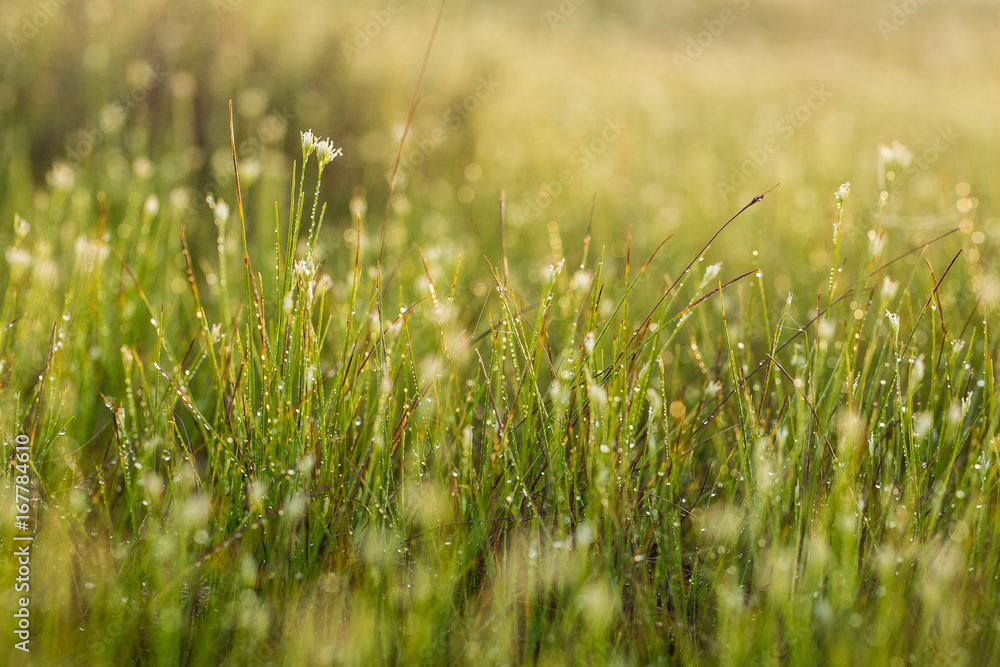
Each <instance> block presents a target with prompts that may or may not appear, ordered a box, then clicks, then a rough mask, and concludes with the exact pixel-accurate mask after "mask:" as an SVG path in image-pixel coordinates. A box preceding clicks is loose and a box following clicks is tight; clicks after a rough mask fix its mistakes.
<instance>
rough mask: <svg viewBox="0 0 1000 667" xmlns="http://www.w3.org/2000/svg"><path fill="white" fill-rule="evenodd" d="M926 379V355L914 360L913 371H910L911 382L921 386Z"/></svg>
mask: <svg viewBox="0 0 1000 667" xmlns="http://www.w3.org/2000/svg"><path fill="white" fill-rule="evenodd" d="M923 379H924V355H922V354H921V355H920V356H919V357H917V358H916V359H914V360H913V370H911V371H910V382H912V383H914V384H919V383H920V381H921V380H923Z"/></svg>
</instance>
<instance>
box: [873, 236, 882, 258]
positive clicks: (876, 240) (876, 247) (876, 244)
mask: <svg viewBox="0 0 1000 667" xmlns="http://www.w3.org/2000/svg"><path fill="white" fill-rule="evenodd" d="M884 246H885V239H884V238H883V236H882V235H881V234H876V235H875V236H873V237H872V238H871V252H872V257H878V255H879V253H881V252H882V248H883V247H884Z"/></svg>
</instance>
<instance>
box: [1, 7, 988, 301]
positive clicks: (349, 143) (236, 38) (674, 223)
mask: <svg viewBox="0 0 1000 667" xmlns="http://www.w3.org/2000/svg"><path fill="white" fill-rule="evenodd" d="M438 8H439V5H438V4H437V3H428V2H417V1H415V0H412V1H409V2H407V1H404V0H397V1H396V2H387V1H378V2H370V1H366V2H352V3H345V2H326V3H320V2H303V1H292V2H287V3H280V4H279V3H265V2H260V1H258V0H215V1H214V2H193V1H190V0H181V1H173V2H161V1H156V0H141V1H133V2H113V1H111V0H7V1H6V2H4V3H3V4H2V6H0V31H2V35H3V36H4V37H5V39H4V40H3V44H2V45H0V46H2V54H3V55H2V66H0V73H2V79H0V151H2V161H0V217H2V219H3V220H6V221H10V220H12V219H13V215H14V213H15V212H17V213H19V214H20V215H21V216H23V217H24V218H25V219H27V220H28V221H29V222H31V223H32V224H34V225H36V227H37V226H38V225H42V224H44V221H45V220H46V218H48V219H51V220H58V221H59V227H60V229H61V231H60V232H59V233H57V232H56V231H55V230H51V233H50V236H51V237H52V242H53V243H56V244H58V243H72V242H74V240H75V236H76V235H77V234H84V235H87V234H90V235H92V234H93V233H95V230H89V231H88V230H86V229H78V230H77V229H74V230H73V231H72V233H71V232H68V231H67V230H66V225H67V224H68V225H73V224H74V223H73V220H74V219H77V220H85V219H93V218H94V212H95V211H97V210H98V209H99V208H100V206H101V200H102V199H103V201H104V202H105V203H106V205H107V207H108V220H107V231H106V233H108V234H110V238H112V239H117V240H120V241H121V243H122V244H125V245H127V242H128V237H129V235H130V233H134V228H135V227H136V226H137V224H138V222H137V220H138V218H137V216H138V213H137V211H138V210H139V204H140V203H141V202H143V201H144V200H145V199H146V197H147V196H148V195H155V196H156V197H157V199H158V202H159V203H160V205H161V206H163V207H166V208H167V209H168V211H169V216H168V220H169V222H168V228H167V229H166V230H164V233H163V237H162V238H163V239H165V242H166V243H167V244H168V245H169V246H170V247H171V248H174V246H176V248H174V249H175V250H176V251H177V252H178V253H179V242H178V241H177V239H178V237H179V228H180V226H181V225H186V227H187V233H188V236H189V238H191V239H192V243H193V244H194V245H195V246H198V245H199V244H214V235H215V230H214V227H213V225H212V224H211V220H212V214H211V211H210V210H209V209H208V208H207V207H206V205H205V203H204V199H205V196H206V195H208V194H211V195H214V196H216V197H219V196H221V197H223V198H224V199H226V200H228V201H229V202H230V203H232V202H233V201H234V199H235V193H234V187H233V181H232V177H231V173H232V164H231V157H230V144H229V132H228V112H227V104H228V100H230V99H232V100H233V101H234V106H235V114H236V119H235V125H236V133H237V144H238V145H239V150H238V153H239V157H240V161H241V164H242V169H243V174H244V176H243V178H244V186H245V187H246V190H247V194H246V197H247V204H248V225H249V227H250V233H251V235H252V236H253V237H254V238H253V239H251V240H252V241H254V240H255V239H256V242H254V243H253V246H254V247H252V249H251V250H252V252H260V253H265V255H264V256H268V255H267V254H266V253H269V252H270V251H269V250H268V249H269V248H272V247H273V246H272V243H273V241H272V239H273V231H274V226H275V223H274V202H275V201H278V202H279V210H281V211H282V219H283V220H284V217H285V215H286V214H285V213H284V212H285V211H287V198H288V194H287V193H288V190H289V183H290V175H291V163H292V161H293V160H295V159H298V156H299V148H298V142H299V131H301V130H305V129H309V128H311V129H312V130H313V131H315V132H316V133H317V134H318V135H320V136H329V137H331V138H332V139H333V140H334V142H335V143H336V144H337V145H338V146H341V147H343V149H344V157H343V158H341V159H338V160H337V161H335V162H334V164H333V165H332V167H331V168H330V170H331V171H330V172H328V174H327V178H326V179H325V184H324V193H323V196H324V199H325V200H326V201H328V202H329V206H330V208H329V213H328V218H327V223H326V227H325V235H324V238H323V244H324V248H325V250H327V251H328V252H330V253H331V256H335V253H336V251H337V249H338V248H343V247H344V245H345V243H348V244H349V243H352V242H353V239H354V236H353V234H354V232H353V231H352V227H353V221H352V210H354V211H357V212H359V213H362V214H363V219H364V232H365V233H364V236H365V240H364V242H365V243H366V244H367V245H368V246H369V247H370V246H371V245H373V244H374V245H376V246H377V242H378V235H379V231H380V229H381V226H382V217H383V211H384V209H385V203H386V197H387V193H388V182H387V180H388V179H387V173H388V172H390V171H391V168H392V165H393V163H394V160H395V157H396V153H397V150H398V147H399V140H400V137H401V135H402V132H403V128H404V126H405V123H406V118H407V111H408V107H409V102H410V99H411V96H412V94H413V91H414V88H415V86H416V85H417V81H418V74H419V69H420V64H421V61H422V58H423V55H424V52H425V49H426V46H427V42H428V39H429V37H430V34H431V31H432V28H433V25H434V21H435V18H436V15H437V12H438ZM998 36H1000V8H998V5H997V4H996V3H995V2H986V1H978V2H977V1H956V2H947V3H942V2H924V3H921V2H918V1H917V0H910V1H909V2H895V3H890V2H874V3H873V2H853V1H852V2H841V3H825V2H802V1H797V2H791V1H782V0H779V1H775V2H767V3H764V2H754V1H753V0H749V1H748V0H739V1H732V2H671V3H649V2H640V1H638V0H631V1H626V2H614V3H612V2H603V1H599V0H563V1H562V2H557V1H556V0H550V1H549V2H527V1H512V2H504V3H486V2H459V1H453V2H450V3H448V5H447V7H446V9H445V12H444V17H443V20H442V23H441V27H440V32H439V34H438V36H437V41H436V43H435V44H434V48H433V52H432V54H431V57H430V61H429V64H428V68H427V72H426V76H425V78H424V80H423V83H422V85H421V88H420V103H419V105H418V106H417V109H416V113H415V115H414V118H413V127H412V131H411V132H410V135H409V136H408V138H407V141H406V145H405V147H404V150H403V164H402V175H403V176H404V178H401V179H400V182H399V183H398V185H397V188H396V193H395V196H394V197H393V200H392V206H391V215H390V219H389V226H388V236H387V246H386V253H385V254H386V261H387V262H389V263H392V264H394V263H395V262H401V264H400V266H399V267H398V268H399V270H400V271H401V273H400V274H399V275H400V276H401V277H404V278H406V277H413V278H415V279H419V278H420V276H421V275H422V273H423V269H422V266H421V265H420V262H419V259H418V258H417V256H416V254H415V252H414V248H415V246H416V245H420V246H421V247H423V248H424V249H425V250H427V251H428V256H429V259H430V260H431V262H432V268H434V269H435V270H440V271H442V272H445V273H447V275H449V276H450V275H451V272H452V271H453V270H454V263H455V261H456V259H457V256H458V254H459V253H460V252H461V253H462V254H463V267H464V268H463V272H462V274H463V280H462V281H460V293H466V294H467V293H468V290H471V289H472V288H473V286H474V285H475V284H476V283H478V282H481V281H483V280H488V277H489V274H488V269H487V267H486V266H485V264H484V263H483V261H482V258H483V257H484V256H486V257H489V258H490V260H491V261H492V262H493V263H494V265H495V264H496V260H497V258H498V257H499V206H498V201H499V196H500V192H501V190H502V189H503V188H506V192H507V209H508V210H507V217H508V223H509V224H508V250H509V255H510V260H511V267H512V270H513V273H514V274H515V277H516V279H518V280H521V281H531V280H536V279H538V277H539V276H540V274H541V271H542V269H543V267H544V266H545V265H546V264H547V263H549V262H552V261H553V260H558V259H560V258H561V256H562V255H563V254H565V256H566V257H567V259H568V260H569V261H570V262H571V265H572V263H574V262H577V261H579V257H580V250H581V247H582V239H583V236H584V234H585V230H586V225H587V219H588V212H589V209H590V205H591V201H592V199H593V198H594V197H595V196H596V208H595V214H594V244H595V247H596V248H598V249H599V248H601V247H606V248H607V251H608V257H609V258H610V259H621V258H623V257H624V255H625V252H626V239H627V230H628V229H629V228H631V229H632V234H633V247H634V253H633V256H634V257H636V258H639V259H640V261H642V260H644V259H645V258H646V257H647V256H648V253H649V252H650V251H651V250H652V248H654V247H655V246H656V245H657V244H658V243H659V242H660V241H662V240H663V239H664V238H665V237H667V236H668V235H671V234H673V235H675V237H674V240H672V241H671V243H669V244H668V245H667V247H666V250H665V252H664V254H662V255H661V257H660V259H659V260H658V261H660V262H661V263H660V264H657V265H656V266H655V268H656V269H657V271H662V272H664V273H669V272H670V271H677V270H679V269H680V267H682V266H683V265H684V264H685V263H686V261H687V260H688V259H689V258H690V257H691V253H692V252H693V250H694V249H696V248H697V247H700V244H701V243H703V242H704V241H705V240H706V239H707V237H708V236H709V235H710V233H711V232H712V231H713V230H714V229H715V228H717V227H718V226H719V225H720V224H721V223H722V222H724V221H725V220H726V219H727V218H728V217H729V216H730V215H732V214H733V213H735V212H736V211H737V210H739V208H740V207H742V206H743V205H744V204H745V203H746V202H747V201H749V199H750V198H751V197H752V196H753V195H755V194H757V193H759V192H761V191H764V190H766V189H768V188H770V187H772V186H773V185H775V184H776V183H778V182H781V184H782V185H781V187H780V188H778V189H777V190H776V191H775V193H774V194H773V195H772V197H770V198H769V199H768V201H767V205H766V207H759V208H756V209H754V210H753V212H752V215H749V216H748V218H747V219H745V220H741V222H740V224H739V225H738V226H737V227H735V228H733V229H732V230H731V231H729V232H727V233H726V235H725V236H724V237H723V238H722V239H721V240H720V242H719V243H718V244H717V246H716V248H714V249H713V251H712V253H710V259H712V260H713V261H724V262H725V263H726V264H725V266H726V269H732V271H731V272H727V273H724V277H725V276H726V275H730V274H732V275H734V274H735V271H736V270H737V269H739V268H746V267H748V266H751V265H752V264H753V262H755V261H756V262H759V264H760V266H761V267H762V268H763V269H764V270H765V273H766V276H767V278H766V279H765V282H766V284H767V286H768V287H769V288H772V289H773V290H774V291H775V293H776V294H778V295H780V296H782V297H783V296H784V294H785V292H787V291H789V290H792V291H795V292H799V291H803V292H804V293H805V294H806V295H808V294H810V293H813V292H814V290H815V288H816V284H817V280H818V279H820V278H821V277H822V276H824V275H825V272H826V270H827V267H828V266H829V263H830V261H831V260H832V244H831V242H830V238H831V224H832V221H833V218H834V216H835V202H834V198H833V193H834V192H835V191H836V190H837V188H838V187H839V186H840V184H841V183H843V182H845V181H850V182H851V183H852V187H853V189H852V193H851V199H850V201H849V204H848V209H847V216H846V220H847V229H848V235H847V238H846V242H847V243H848V244H849V245H850V244H851V243H867V242H868V239H867V237H866V234H867V232H868V230H869V229H871V228H872V227H873V226H875V223H874V222H873V217H872V215H871V213H872V212H874V211H877V210H878V202H879V193H880V192H881V191H883V190H885V191H886V192H887V193H888V194H889V195H890V196H889V197H888V200H887V201H886V210H885V212H884V215H883V216H882V218H881V221H880V224H881V226H882V227H884V228H885V229H886V230H887V241H888V242H889V243H890V244H898V246H899V249H900V250H902V249H905V248H908V247H911V246H913V245H915V244H918V243H923V242H925V241H927V240H929V239H931V238H933V237H934V236H937V235H938V234H940V233H941V232H942V231H945V230H947V229H949V228H951V227H954V226H958V225H961V226H962V228H963V231H964V232H965V234H962V235H955V236H954V237H952V238H951V239H949V240H948V242H947V243H950V244H951V245H952V246H954V247H957V246H960V245H965V246H970V247H972V248H974V249H975V252H974V253H966V254H965V257H966V260H965V261H966V262H968V263H969V265H977V264H987V265H988V262H989V261H992V258H993V253H994V252H995V250H994V248H995V242H996V240H997V238H998V235H1000V220H998V219H997V218H996V217H992V216H995V215H996V211H995V207H993V204H992V202H993V201H994V199H995V196H996V194H997V188H998V187H1000V183H998V181H997V179H996V178H995V177H993V176H992V175H993V174H995V173H996V171H995V167H994V165H993V162H994V160H995V156H996V155H997V153H998V150H997V149H998V147H1000V137H998V133H997V126H998V122H997V113H996V109H997V108H998V105H1000V79H998V78H997V76H996V72H997V71H1000V67H998V65H1000V39H997V37H998ZM896 140H898V141H900V142H901V143H902V144H904V145H906V146H907V147H909V149H910V150H911V151H912V153H913V156H914V159H913V161H912V163H911V164H910V165H909V167H908V168H907V169H905V170H903V171H902V173H900V174H894V176H895V178H894V179H893V181H891V182H887V181H886V179H885V177H884V172H885V168H884V167H885V165H884V164H883V165H881V166H880V163H879V150H878V147H879V145H880V144H885V145H891V142H893V141H896ZM935 141H937V142H938V144H937V148H935ZM59 163H68V164H69V165H70V166H71V167H72V168H73V169H72V172H70V171H66V170H65V169H62V170H60V169H57V170H55V171H53V166H54V165H57V164H59ZM897 171H900V170H897ZM46 180H48V183H47V182H46ZM60 184H61V185H60ZM59 187H63V188H64V190H65V194H66V200H65V202H66V203H65V205H66V206H68V208H67V209H66V213H67V217H66V218H65V219H64V218H63V217H62V216H61V215H60V216H53V215H52V214H51V211H50V209H51V208H52V207H53V206H55V205H56V204H55V203H54V202H53V201H52V200H53V198H56V195H53V194H52V193H53V191H54V190H55V191H56V192H58V191H59ZM99 193H100V194H99ZM901 193H905V197H904V196H897V195H898V194H901ZM60 205H62V204H60ZM74 211H75V212H76V213H75V214H74ZM283 224H284V223H283ZM557 232H558V233H557ZM977 232H978V233H977ZM12 233H13V232H12V231H11V228H10V225H9V224H6V223H5V224H4V225H3V230H2V231H0V234H3V235H6V236H10V235H11V234H12ZM6 236H5V237H4V238H3V241H2V242H4V243H5V244H6ZM119 247H122V246H119ZM754 248H758V249H759V251H760V255H759V257H758V258H756V259H754V258H752V257H751V250H752V249H754ZM57 256H58V253H57ZM345 256H349V255H345ZM792 259H794V261H790V260H792ZM803 260H807V261H803ZM181 266H182V265H181ZM326 270H327V272H334V273H336V272H340V271H346V266H340V265H339V264H338V263H337V262H331V263H330V264H328V266H327V267H326ZM972 273H973V275H972V276H971V278H972V279H973V280H978V281H979V284H977V287H978V288H980V290H986V292H987V293H988V295H992V296H991V297H990V298H991V299H992V298H993V297H995V295H996V294H997V293H998V292H1000V289H998V288H997V287H996V285H995V284H994V279H993V278H992V277H990V276H984V275H983V271H981V270H979V269H977V268H973V269H972ZM181 275H182V274H180V273H178V276H181ZM955 275H958V274H955ZM178 276H175V277H174V280H175V282H176V279H177V277H178ZM800 287H801V290H800V289H799V288H800ZM179 288H180V289H183V285H182V284H181V285H180V286H179Z"/></svg>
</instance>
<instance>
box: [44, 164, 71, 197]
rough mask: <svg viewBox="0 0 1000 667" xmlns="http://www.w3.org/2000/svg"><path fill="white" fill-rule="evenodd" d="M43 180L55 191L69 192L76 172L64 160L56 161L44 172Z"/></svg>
mask: <svg viewBox="0 0 1000 667" xmlns="http://www.w3.org/2000/svg"><path fill="white" fill-rule="evenodd" d="M45 182H46V183H48V184H49V185H50V186H52V188H53V189H54V190H56V191H57V192H69V191H70V190H72V189H73V185H74V184H75V183H76V172H74V171H73V167H71V166H69V165H68V164H66V163H65V162H61V161H60V162H56V163H55V164H53V165H52V170H51V171H50V172H49V173H47V174H45Z"/></svg>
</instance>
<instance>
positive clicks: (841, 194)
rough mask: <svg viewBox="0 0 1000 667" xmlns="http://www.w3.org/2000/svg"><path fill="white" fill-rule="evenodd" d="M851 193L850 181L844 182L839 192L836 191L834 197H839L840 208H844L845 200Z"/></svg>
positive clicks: (838, 204)
mask: <svg viewBox="0 0 1000 667" xmlns="http://www.w3.org/2000/svg"><path fill="white" fill-rule="evenodd" d="M850 193H851V184H850V183H844V184H843V185H841V186H840V188H839V189H838V190H837V192H836V193H834V197H836V198H837V206H838V207H839V208H843V206H844V201H846V200H847V195H849V194H850Z"/></svg>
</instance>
